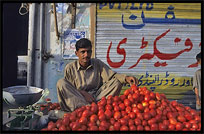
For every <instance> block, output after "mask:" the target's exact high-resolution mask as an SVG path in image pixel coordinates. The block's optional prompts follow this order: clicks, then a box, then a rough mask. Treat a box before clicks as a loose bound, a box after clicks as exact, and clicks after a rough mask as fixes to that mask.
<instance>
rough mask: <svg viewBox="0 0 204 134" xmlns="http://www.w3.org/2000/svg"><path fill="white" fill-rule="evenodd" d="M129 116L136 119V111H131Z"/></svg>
mask: <svg viewBox="0 0 204 134" xmlns="http://www.w3.org/2000/svg"><path fill="white" fill-rule="evenodd" d="M128 116H129V117H130V118H131V119H135V117H136V115H135V113H134V112H130V113H129V114H128Z"/></svg>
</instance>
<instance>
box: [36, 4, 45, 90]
mask: <svg viewBox="0 0 204 134" xmlns="http://www.w3.org/2000/svg"><path fill="white" fill-rule="evenodd" d="M44 19H45V11H44V3H41V4H40V29H39V31H40V33H39V35H40V37H39V52H38V54H39V59H36V60H37V62H38V66H36V72H37V73H36V75H37V76H36V78H35V80H36V86H37V87H41V88H42V80H43V73H42V70H43V67H42V62H43V61H42V51H43V50H42V49H43V43H44V23H45V21H44Z"/></svg>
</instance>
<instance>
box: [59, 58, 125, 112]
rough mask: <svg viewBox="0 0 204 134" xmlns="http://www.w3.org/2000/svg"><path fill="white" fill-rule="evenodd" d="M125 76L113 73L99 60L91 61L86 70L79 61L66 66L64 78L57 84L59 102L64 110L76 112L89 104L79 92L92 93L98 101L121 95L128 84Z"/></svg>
mask: <svg viewBox="0 0 204 134" xmlns="http://www.w3.org/2000/svg"><path fill="white" fill-rule="evenodd" d="M125 77H126V75H125V74H118V73H116V72H114V71H112V70H111V69H110V68H109V67H108V66H107V65H106V64H105V63H103V62H102V61H100V60H99V59H91V64H90V65H89V66H88V67H87V68H86V69H83V67H81V66H80V64H79V61H78V60H77V61H74V62H71V63H69V64H67V65H66V67H65V70H64V78H62V79H60V80H59V81H58V82H57V94H58V100H59V103H60V106H61V108H62V110H64V111H74V110H75V109H76V108H78V107H81V106H83V105H87V104H89V103H88V102H87V101H86V100H85V98H84V96H83V95H81V93H80V92H79V91H78V90H84V91H86V92H88V93H90V94H91V95H92V96H93V97H94V98H95V100H96V101H99V100H100V99H101V98H102V97H103V96H105V97H107V96H109V95H113V96H115V95H119V94H120V91H121V88H122V84H123V83H126V81H125Z"/></svg>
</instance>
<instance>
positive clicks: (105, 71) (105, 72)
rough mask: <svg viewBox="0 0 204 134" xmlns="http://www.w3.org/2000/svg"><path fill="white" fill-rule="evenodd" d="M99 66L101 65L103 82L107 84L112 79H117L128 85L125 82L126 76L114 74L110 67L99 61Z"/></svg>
mask: <svg viewBox="0 0 204 134" xmlns="http://www.w3.org/2000/svg"><path fill="white" fill-rule="evenodd" d="M99 64H100V65H101V70H102V71H101V77H102V79H103V82H106V81H108V80H110V79H111V78H112V77H116V78H117V79H118V80H119V81H120V82H121V83H126V81H125V77H126V75H125V74H119V73H116V72H114V71H113V70H112V69H111V68H110V67H109V66H108V65H106V64H105V63H103V62H102V61H100V60H99Z"/></svg>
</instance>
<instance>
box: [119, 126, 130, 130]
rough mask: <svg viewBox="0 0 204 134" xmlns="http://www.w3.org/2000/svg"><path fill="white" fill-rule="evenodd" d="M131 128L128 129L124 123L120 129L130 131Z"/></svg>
mask: <svg viewBox="0 0 204 134" xmlns="http://www.w3.org/2000/svg"><path fill="white" fill-rule="evenodd" d="M128 130H129V129H128V127H127V126H126V125H122V126H121V127H120V131H128Z"/></svg>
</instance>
